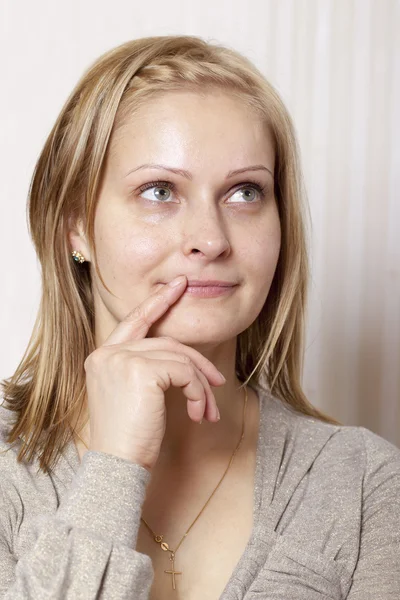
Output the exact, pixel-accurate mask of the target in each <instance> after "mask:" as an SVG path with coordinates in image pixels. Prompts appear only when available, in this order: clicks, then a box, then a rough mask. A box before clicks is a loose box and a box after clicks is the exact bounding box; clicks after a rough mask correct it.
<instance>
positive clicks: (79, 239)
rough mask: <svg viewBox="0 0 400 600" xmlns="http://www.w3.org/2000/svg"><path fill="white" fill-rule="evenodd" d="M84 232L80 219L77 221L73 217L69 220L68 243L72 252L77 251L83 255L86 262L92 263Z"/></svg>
mask: <svg viewBox="0 0 400 600" xmlns="http://www.w3.org/2000/svg"><path fill="white" fill-rule="evenodd" d="M83 231H84V230H83V225H82V221H81V220H80V219H78V220H76V221H75V220H73V218H72V217H69V218H68V241H69V245H70V252H72V251H73V250H77V251H78V252H80V253H81V254H83V256H84V257H85V260H86V261H88V262H90V250H89V245H88V243H87V241H86V236H85V234H84V232H83Z"/></svg>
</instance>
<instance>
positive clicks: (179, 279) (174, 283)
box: [168, 275, 185, 287]
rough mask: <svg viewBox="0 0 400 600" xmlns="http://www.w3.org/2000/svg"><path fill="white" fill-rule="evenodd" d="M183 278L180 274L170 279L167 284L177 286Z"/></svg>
mask: <svg viewBox="0 0 400 600" xmlns="http://www.w3.org/2000/svg"><path fill="white" fill-rule="evenodd" d="M184 279H185V276H184V275H180V276H179V277H177V278H176V279H173V280H172V281H170V282H169V284H168V285H169V287H178V285H181V283H183V281H184Z"/></svg>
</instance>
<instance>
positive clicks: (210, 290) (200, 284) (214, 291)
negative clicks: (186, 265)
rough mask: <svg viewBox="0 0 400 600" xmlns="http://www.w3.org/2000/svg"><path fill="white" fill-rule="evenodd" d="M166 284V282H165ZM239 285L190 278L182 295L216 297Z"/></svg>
mask: <svg viewBox="0 0 400 600" xmlns="http://www.w3.org/2000/svg"><path fill="white" fill-rule="evenodd" d="M164 285H165V283H164ZM237 287H238V284H237V283H233V282H230V281H216V280H207V281H199V280H190V279H189V281H188V285H187V287H186V288H185V291H184V293H183V294H182V296H185V295H190V296H196V297H198V298H216V297H217V296H226V295H228V294H231V293H232V292H233V291H234V290H235V289H236V288H237Z"/></svg>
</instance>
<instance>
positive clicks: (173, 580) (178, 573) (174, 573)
mask: <svg viewBox="0 0 400 600" xmlns="http://www.w3.org/2000/svg"><path fill="white" fill-rule="evenodd" d="M169 560H171V561H172V571H164V573H169V574H170V575H172V589H174V590H175V589H176V586H175V575H182V571H175V565H174V563H175V556H174V554H172V556H170V557H169Z"/></svg>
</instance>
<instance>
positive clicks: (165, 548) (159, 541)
mask: <svg viewBox="0 0 400 600" xmlns="http://www.w3.org/2000/svg"><path fill="white" fill-rule="evenodd" d="M246 407H247V387H245V399H244V404H243V422H242V433H241V436H240V439H239V442H238V444H237V446H236V448H235V450H234V451H233V454H232V456H231V459H230V461H229V464H228V466H227V468H226V470H225V473H224V474H223V475H222V477H221V479H220V480H219V482H218V484H217V487H216V488H215V489H214V491H213V493H212V494H211V496H210V497H209V499H208V500H207V502H206V503H205V505H204V506H203V508H202V509H201V511H200V512H199V514H198V515H197V517H196V518H195V520H194V521H193V523H192V524H191V525H190V527H189V529H188V530H187V531H186V533H185V534H184V536H183V537H182V539H181V541H180V542H179V544H178V545H177V547H176V548H175V550H172V549H171V548H170V547H169V545H168V544H167V542H164V541H163V539H164V536H163V535H157V534H156V533H154V531H153V530H152V529H151V527H150V525H149V524H148V523H147V521H145V519H144V518H143V517H141V520H142V521H143V523H144V524H145V525H146V527H147V528H148V529H149V531H150V533H151V534H152V536H153V539H154V541H155V542H157V544H160V547H161V549H162V550H163V551H164V552H169V553H170V556H169V560H170V561H171V562H172V565H171V570H165V571H164V573H167V574H168V575H172V589H174V590H175V589H176V586H175V575H182V571H175V554H176V553H177V551H178V548H179V546H180V545H181V544H182V542H183V540H184V539H185V537H186V536H187V534H188V533H189V531H190V530H191V529H192V527H193V525H194V524H195V523H196V521H197V519H198V518H199V517H200V515H201V514H202V512H203V511H204V509H205V508H206V506H207V504H208V503H209V502H210V500H211V498H212V497H213V496H214V494H215V492H216V491H217V489H218V488H219V486H220V485H221V483H222V481H223V479H224V477H225V475H226V474H227V472H228V471H229V468H230V466H231V465H232V462H233V459H234V457H235V454H236V453H237V451H238V450H239V448H240V445H241V443H242V440H243V438H244V427H245V422H246ZM74 432H75V433H76V435H77V436H78V438H79V439H80V440H81V442H82V443H83V444H84V445H85V446H86V448H87V449H88V450H89V447H88V445H87V444H86V442H85V441H84V440H83V439H82V438H81V436H80V435H79V433H78V432H77V431H75V429H74Z"/></svg>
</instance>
